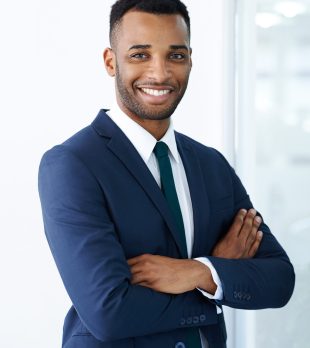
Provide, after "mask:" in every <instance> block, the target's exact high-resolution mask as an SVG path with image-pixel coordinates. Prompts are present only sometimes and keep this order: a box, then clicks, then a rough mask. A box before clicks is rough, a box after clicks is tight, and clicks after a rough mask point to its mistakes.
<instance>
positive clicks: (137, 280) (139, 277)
mask: <svg viewBox="0 0 310 348" xmlns="http://www.w3.org/2000/svg"><path fill="white" fill-rule="evenodd" d="M146 280H147V279H146V278H145V275H144V274H143V273H137V274H134V275H132V277H131V280H130V282H131V284H133V285H136V284H141V283H142V282H146Z"/></svg>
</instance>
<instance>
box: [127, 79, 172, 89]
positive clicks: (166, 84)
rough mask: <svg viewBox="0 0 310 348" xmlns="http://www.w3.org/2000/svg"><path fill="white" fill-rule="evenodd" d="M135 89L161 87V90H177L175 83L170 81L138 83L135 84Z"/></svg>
mask: <svg viewBox="0 0 310 348" xmlns="http://www.w3.org/2000/svg"><path fill="white" fill-rule="evenodd" d="M134 87H138V88H139V87H143V88H148V87H150V88H151V87H161V88H163V87H164V88H167V89H175V88H176V86H175V84H174V83H172V82H170V81H163V82H161V83H158V82H154V81H137V82H136V83H135V84H134Z"/></svg>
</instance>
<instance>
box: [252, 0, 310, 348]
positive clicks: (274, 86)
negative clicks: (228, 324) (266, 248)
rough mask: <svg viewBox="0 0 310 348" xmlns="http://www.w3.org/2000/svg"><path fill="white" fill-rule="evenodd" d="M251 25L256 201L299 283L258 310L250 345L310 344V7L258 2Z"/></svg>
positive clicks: (269, 347)
mask: <svg viewBox="0 0 310 348" xmlns="http://www.w3.org/2000/svg"><path fill="white" fill-rule="evenodd" d="M256 24H257V63H256V115H255V126H256V175H257V185H256V186H257V188H256V192H255V203H256V205H257V207H259V209H260V210H261V211H262V213H263V215H264V216H265V218H266V220H267V221H268V223H269V224H270V227H271V229H272V231H273V233H274V234H275V235H276V236H277V237H278V238H279V239H280V241H281V243H282V245H283V246H284V248H285V249H286V250H287V252H288V254H289V256H290V258H291V260H292V262H293V264H294V266H295V271H296V276H297V282H296V289H295V293H294V295H293V298H292V299H291V301H290V303H289V304H288V305H287V306H286V307H285V308H283V309H280V310H279V309H278V310H266V311H261V312H256V313H255V318H256V320H255V322H256V330H255V347H265V348H276V347H281V348H286V347H290V348H292V347H298V348H302V347H309V341H310V330H309V328H308V326H309V324H308V323H309V322H310V301H309V299H308V297H309V288H310V287H309V286H310V252H309V245H310V184H309V181H310V180H309V179H310V2H309V1H305V0H303V1H302V0H298V1H275V0H257V15H256ZM261 187H263V188H264V189H260V188H261Z"/></svg>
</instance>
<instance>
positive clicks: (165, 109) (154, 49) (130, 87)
mask: <svg viewBox="0 0 310 348" xmlns="http://www.w3.org/2000/svg"><path fill="white" fill-rule="evenodd" d="M112 41H113V42H112V50H111V49H106V50H105V52H104V60H105V65H106V68H107V71H108V73H109V74H110V75H111V76H115V77H116V95H117V102H118V104H119V106H120V108H121V109H122V110H123V111H124V112H125V113H126V114H127V115H128V116H130V117H131V118H133V119H134V120H135V121H136V122H138V123H141V122H143V123H145V122H146V121H147V120H149V121H159V120H165V119H167V118H169V117H170V116H171V115H172V113H173V112H174V110H175V109H176V107H177V105H178V104H179V102H180V101H181V99H182V97H183V95H184V93H185V90H186V87H187V83H188V78H189V74H190V70H191V49H190V43H189V34H188V29H187V26H186V23H185V21H184V19H183V17H182V16H181V15H155V14H149V13H145V12H138V11H130V12H128V13H126V14H125V15H124V17H123V18H122V21H121V23H120V25H119V27H118V28H117V29H116V33H115V35H114V39H113V40H112Z"/></svg>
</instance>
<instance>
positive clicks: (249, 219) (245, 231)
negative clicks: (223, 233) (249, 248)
mask: <svg viewBox="0 0 310 348" xmlns="http://www.w3.org/2000/svg"><path fill="white" fill-rule="evenodd" d="M255 216H256V210H255V209H250V210H249V211H248V212H247V214H246V217H245V219H244V222H243V225H242V227H241V229H240V233H239V238H241V240H242V241H243V242H244V245H245V244H246V241H247V239H248V237H249V235H250V233H251V232H252V226H253V221H254V218H255Z"/></svg>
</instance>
